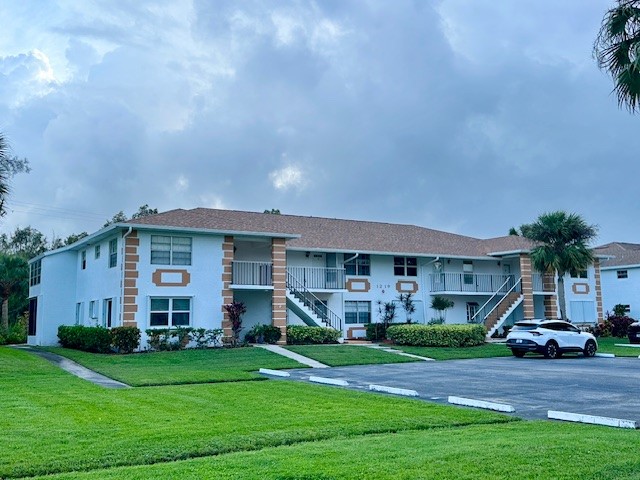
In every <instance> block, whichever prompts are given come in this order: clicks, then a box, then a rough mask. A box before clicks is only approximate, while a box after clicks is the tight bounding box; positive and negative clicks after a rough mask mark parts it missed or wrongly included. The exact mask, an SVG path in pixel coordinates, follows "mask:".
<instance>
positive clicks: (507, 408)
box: [447, 396, 516, 413]
mask: <svg viewBox="0 0 640 480" xmlns="http://www.w3.org/2000/svg"><path fill="white" fill-rule="evenodd" d="M447 401H448V402H449V403H452V404H454V405H463V406H465V407H476V408H484V409H486V410H495V411H497V412H507V413H513V412H515V411H516V409H515V408H513V406H512V405H508V404H506V403H495V402H486V401H484V400H475V399H473V398H464V397H454V396H449V398H448V400H447Z"/></svg>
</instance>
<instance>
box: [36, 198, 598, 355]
mask: <svg viewBox="0 0 640 480" xmlns="http://www.w3.org/2000/svg"><path fill="white" fill-rule="evenodd" d="M531 247H532V243H531V242H530V241H529V240H527V239H525V238H523V237H519V236H506V237H499V238H492V239H486V240H481V239H477V238H471V237H466V236H462V235H455V234H451V233H446V232H441V231H437V230H431V229H428V228H423V227H417V226H413V225H395V224H389V223H378V222H364V221H354V220H338V219H330V218H318V217H303V216H292V215H274V214H267V213H252V212H240V211H230V210H213V209H204V208H196V209H193V210H172V211H169V212H166V213H160V214H157V215H152V216H149V217H144V218H140V219H135V220H131V221H128V222H124V223H118V224H115V225H111V226H109V227H106V228H104V229H102V230H100V231H98V232H96V233H94V234H92V235H89V236H87V237H85V238H83V239H82V240H80V241H78V242H77V243H75V244H73V245H70V246H67V247H64V248H61V249H58V250H54V251H51V252H46V253H45V254H43V255H41V256H40V257H37V258H35V259H33V260H32V261H31V262H30V263H31V281H30V285H31V286H30V290H29V296H30V311H31V316H30V324H29V343H30V344H35V345H48V344H55V343H56V342H57V328H58V326H59V325H63V324H64V325H69V324H74V323H75V324H83V325H104V326H106V327H113V326H119V325H135V326H137V327H139V328H140V329H141V330H142V332H143V337H144V331H145V330H146V329H149V328H160V327H168V326H169V327H171V326H181V325H184V326H191V327H195V328H200V327H202V328H223V329H224V330H225V334H227V335H228V334H230V325H229V322H228V321H227V319H226V318H225V315H226V314H225V312H224V308H223V306H224V305H225V304H228V303H230V302H232V301H234V300H236V301H242V302H244V303H245V304H246V306H247V313H246V314H245V315H244V317H243V319H244V321H243V325H244V327H245V329H244V331H245V332H246V331H247V330H248V329H249V328H250V327H251V326H252V325H254V324H257V323H272V324H273V325H276V326H278V327H280V328H281V330H282V331H283V334H284V333H285V328H286V325H287V324H297V323H300V324H308V325H329V326H333V327H335V328H337V329H339V330H342V331H343V334H344V336H345V337H347V338H356V337H362V336H363V335H364V331H365V324H366V323H368V322H371V321H373V322H375V321H377V319H378V314H377V302H379V301H381V302H392V301H395V302H397V299H398V295H399V294H401V293H411V294H413V298H414V301H415V306H416V311H415V313H414V314H413V315H412V318H411V320H412V321H414V322H417V323H427V322H429V321H430V320H431V319H432V318H433V317H435V316H436V313H435V312H433V311H432V310H431V309H430V308H429V307H430V304H431V300H432V298H433V297H434V296H435V295H440V296H444V297H446V298H449V299H451V300H452V301H453V302H454V307H453V308H452V309H450V310H449V311H448V312H447V315H446V320H447V323H467V322H478V323H481V322H483V323H485V325H487V327H488V329H489V333H491V332H493V331H494V330H495V329H496V328H499V327H500V326H502V325H503V324H510V323H512V322H513V321H514V320H519V319H523V318H556V317H557V305H556V304H557V302H556V292H555V281H554V279H553V278H552V276H549V275H542V274H540V273H538V272H534V271H532V268H531V260H530V257H529V251H530V249H531ZM566 286H567V304H568V305H569V304H570V305H571V315H572V316H573V319H574V321H580V322H595V321H596V320H597V319H599V318H602V305H601V302H599V301H600V299H599V267H598V262H597V261H596V263H595V265H593V266H591V267H590V268H589V269H588V270H587V272H585V276H584V278H575V279H567V280H566ZM396 311H397V313H398V318H397V321H405V314H404V311H403V310H402V308H400V307H399V306H398V308H397V310H396ZM505 322H506V323H505ZM144 340H145V339H144V338H143V345H144V344H145V342H144ZM283 341H284V336H283Z"/></svg>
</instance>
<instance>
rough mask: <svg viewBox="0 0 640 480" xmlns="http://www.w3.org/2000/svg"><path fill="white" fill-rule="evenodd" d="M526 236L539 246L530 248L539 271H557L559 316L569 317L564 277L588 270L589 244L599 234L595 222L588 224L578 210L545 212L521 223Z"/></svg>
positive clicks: (532, 261) (591, 256)
mask: <svg viewBox="0 0 640 480" xmlns="http://www.w3.org/2000/svg"><path fill="white" fill-rule="evenodd" d="M520 231H521V232H522V233H523V235H524V236H525V237H527V238H529V239H531V240H533V241H535V242H538V243H539V245H538V246H536V247H534V248H533V249H532V250H531V263H532V264H533V266H534V268H535V269H537V270H538V271H540V272H548V273H557V275H558V304H559V306H560V318H562V319H566V318H567V314H566V311H567V308H566V301H565V292H564V276H565V274H567V273H573V274H576V273H577V272H579V271H580V270H585V269H586V268H587V267H588V266H589V265H590V264H592V263H593V260H594V257H593V253H592V252H591V250H590V249H589V248H588V246H587V244H588V243H589V241H591V240H593V239H594V238H595V237H596V235H597V234H598V228H597V227H596V226H595V225H587V222H585V221H584V219H583V218H582V217H581V216H580V215H577V214H575V213H566V212H562V211H558V212H550V213H544V214H542V215H540V216H539V217H538V219H537V220H536V221H535V222H533V223H530V224H528V225H522V226H521V227H520Z"/></svg>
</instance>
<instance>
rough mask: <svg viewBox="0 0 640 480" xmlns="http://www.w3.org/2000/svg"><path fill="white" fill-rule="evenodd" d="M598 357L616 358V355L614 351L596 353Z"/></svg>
mask: <svg viewBox="0 0 640 480" xmlns="http://www.w3.org/2000/svg"><path fill="white" fill-rule="evenodd" d="M596 357H602V358H616V356H615V355H614V354H613V353H596Z"/></svg>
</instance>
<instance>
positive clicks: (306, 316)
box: [287, 289, 331, 327]
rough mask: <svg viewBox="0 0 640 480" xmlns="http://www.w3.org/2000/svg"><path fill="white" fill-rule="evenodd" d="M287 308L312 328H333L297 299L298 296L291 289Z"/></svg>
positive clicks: (288, 291)
mask: <svg viewBox="0 0 640 480" xmlns="http://www.w3.org/2000/svg"><path fill="white" fill-rule="evenodd" d="M287 308H289V309H290V310H291V311H292V312H293V313H295V314H296V315H297V316H298V317H300V319H301V320H302V321H303V322H304V323H305V324H307V325H309V326H310V327H331V325H330V324H329V323H328V322H327V321H325V320H324V319H322V318H321V317H320V316H319V315H318V314H317V313H316V312H314V311H313V310H312V309H311V308H309V307H308V306H307V305H305V303H304V302H303V301H302V300H301V299H299V298H298V297H296V295H295V294H294V293H293V292H292V291H290V290H289V289H287Z"/></svg>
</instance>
